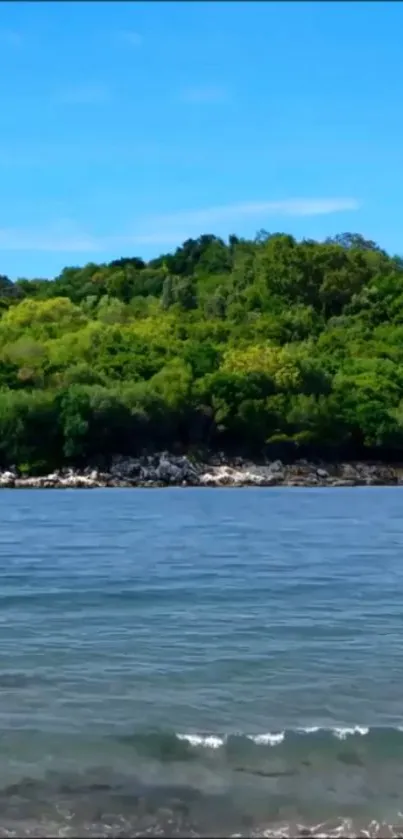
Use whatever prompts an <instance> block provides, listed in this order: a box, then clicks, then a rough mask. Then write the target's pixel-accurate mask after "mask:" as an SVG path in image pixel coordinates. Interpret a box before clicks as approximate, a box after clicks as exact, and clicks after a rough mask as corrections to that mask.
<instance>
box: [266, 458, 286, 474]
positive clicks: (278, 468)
mask: <svg viewBox="0 0 403 839" xmlns="http://www.w3.org/2000/svg"><path fill="white" fill-rule="evenodd" d="M283 468H284V467H283V464H282V462H281V460H273V463H270V466H269V469H270V472H282V471H283Z"/></svg>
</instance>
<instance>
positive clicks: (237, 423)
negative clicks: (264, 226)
mask: <svg viewBox="0 0 403 839" xmlns="http://www.w3.org/2000/svg"><path fill="white" fill-rule="evenodd" d="M162 449H167V450H170V451H172V452H175V451H179V450H180V451H188V452H189V451H192V450H194V451H213V450H217V449H218V450H220V451H223V452H228V453H235V452H236V453H238V454H246V453H247V454H248V455H250V456H253V455H254V456H267V457H271V456H272V455H273V456H280V457H283V458H289V459H293V458H296V457H302V456H304V457H308V456H317V457H322V458H329V459H338V458H339V459H340V458H342V457H343V458H357V457H360V458H365V457H367V458H372V459H374V458H379V459H381V458H383V459H386V458H388V459H392V460H393V459H394V460H396V459H399V458H401V457H402V456H403V259H401V258H399V257H398V256H393V257H392V256H390V255H388V254H387V253H386V252H385V251H383V250H382V249H381V248H380V247H378V246H377V245H376V244H375V243H374V242H372V241H367V240H366V239H364V238H363V237H362V236H360V235H358V234H351V233H346V234H341V235H339V236H336V237H334V238H332V239H328V240H326V241H324V242H316V241H312V240H303V241H297V240H296V239H295V238H293V237H292V236H290V235H286V234H277V233H276V234H269V233H266V232H265V231H262V232H260V233H259V234H258V235H257V236H256V237H255V239H254V240H246V239H241V238H238V237H237V236H230V237H229V239H228V241H227V242H226V241H223V240H222V239H220V238H218V237H216V236H213V235H203V236H200V237H199V238H198V239H189V240H188V241H186V242H185V243H184V244H183V245H182V246H181V247H178V248H177V249H176V251H175V252H173V253H167V254H163V255H162V256H160V257H159V258H157V259H153V260H151V261H149V262H144V261H143V260H142V259H140V258H137V257H133V258H122V259H116V260H114V261H113V262H109V263H108V264H106V263H102V264H95V263H89V264H87V265H85V266H84V267H67V268H64V270H63V271H62V272H61V273H60V274H59V276H57V277H56V278H54V279H53V280H48V279H29V280H28V279H19V280H17V281H16V282H11V281H10V279H9V278H8V277H6V276H0V466H1V467H3V468H4V467H7V466H11V465H16V466H18V468H20V469H21V470H25V471H26V472H31V473H35V471H36V472H41V471H43V470H44V469H49V468H55V467H59V466H63V465H67V464H75V465H80V464H84V463H85V464H88V463H92V462H97V463H102V464H107V463H108V462H109V461H110V459H111V458H112V457H113V456H114V455H116V454H122V455H126V454H127V455H136V454H139V453H141V452H144V451H161V450H162Z"/></svg>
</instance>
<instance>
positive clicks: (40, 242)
mask: <svg viewBox="0 0 403 839" xmlns="http://www.w3.org/2000/svg"><path fill="white" fill-rule="evenodd" d="M359 207H360V204H359V202H358V201H357V200H356V199H354V198H306V199H304V198H293V199H289V200H284V201H260V202H259V201H255V202H247V203H239V204H229V205H225V206H221V207H210V208H207V209H202V210H190V211H188V212H180V213H172V214H169V215H159V216H150V217H149V218H148V219H145V220H143V221H142V222H141V223H139V224H136V225H134V226H133V228H132V232H125V233H122V234H115V233H112V234H111V235H110V236H97V235H93V234H91V233H87V232H85V231H82V230H80V229H79V228H78V226H77V225H75V224H74V223H73V222H71V221H69V220H65V221H59V222H58V223H56V224H55V223H54V224H49V225H48V226H44V227H41V228H37V229H35V228H29V229H28V228H24V229H18V228H11V227H10V228H3V229H1V228H0V251H6V250H21V251H42V252H49V253H50V252H63V253H102V252H106V251H111V250H113V249H114V248H124V247H127V248H129V247H134V246H147V245H173V246H175V245H178V244H179V243H180V242H182V241H183V240H184V239H186V238H188V237H189V236H195V235H200V233H201V232H203V231H206V230H211V228H212V227H213V226H214V225H223V224H226V223H228V225H234V224H236V223H237V222H241V221H242V220H245V219H247V218H256V220H257V221H258V222H259V223H260V224H261V223H262V222H263V223H264V221H265V218H267V216H277V217H279V216H289V217H292V216H294V217H301V216H318V215H327V214H330V213H338V212H347V211H352V210H358V209H359Z"/></svg>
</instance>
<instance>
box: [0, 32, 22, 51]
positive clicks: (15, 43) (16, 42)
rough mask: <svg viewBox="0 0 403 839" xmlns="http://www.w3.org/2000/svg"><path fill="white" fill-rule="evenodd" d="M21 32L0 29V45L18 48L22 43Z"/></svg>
mask: <svg viewBox="0 0 403 839" xmlns="http://www.w3.org/2000/svg"><path fill="white" fill-rule="evenodd" d="M23 40H24V39H23V36H22V34H21V32H17V31H16V30H15V29H0V43H1V44H2V45H6V46H9V47H20V46H21V45H22V43H23Z"/></svg>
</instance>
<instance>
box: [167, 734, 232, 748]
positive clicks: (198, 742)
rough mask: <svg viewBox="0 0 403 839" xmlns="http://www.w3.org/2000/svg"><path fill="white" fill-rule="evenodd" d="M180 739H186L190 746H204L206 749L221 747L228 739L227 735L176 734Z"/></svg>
mask: <svg viewBox="0 0 403 839" xmlns="http://www.w3.org/2000/svg"><path fill="white" fill-rule="evenodd" d="M176 737H177V738H178V740H185V741H186V742H187V743H189V745H190V746H195V747H197V746H202V747H204V748H206V749H219V748H220V747H221V746H224V744H225V743H226V741H227V738H226V737H217V736H216V735H214V734H207V735H203V734H176Z"/></svg>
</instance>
